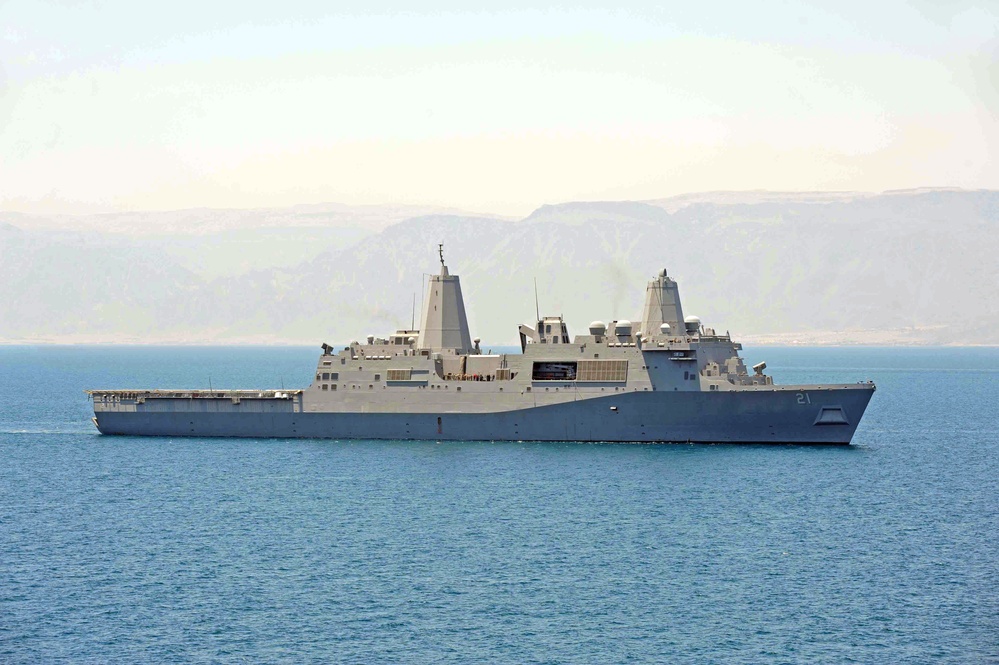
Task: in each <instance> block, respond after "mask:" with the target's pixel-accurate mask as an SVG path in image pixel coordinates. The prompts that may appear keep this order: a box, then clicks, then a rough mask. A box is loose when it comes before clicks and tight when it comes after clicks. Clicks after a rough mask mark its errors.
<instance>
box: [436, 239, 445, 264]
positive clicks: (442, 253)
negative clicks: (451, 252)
mask: <svg viewBox="0 0 999 665" xmlns="http://www.w3.org/2000/svg"><path fill="white" fill-rule="evenodd" d="M437 251H439V252H440V254H441V265H444V243H439V244H438V245H437Z"/></svg>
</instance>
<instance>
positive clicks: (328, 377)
mask: <svg viewBox="0 0 999 665" xmlns="http://www.w3.org/2000/svg"><path fill="white" fill-rule="evenodd" d="M329 380H330V373H329V372H323V381H329Z"/></svg>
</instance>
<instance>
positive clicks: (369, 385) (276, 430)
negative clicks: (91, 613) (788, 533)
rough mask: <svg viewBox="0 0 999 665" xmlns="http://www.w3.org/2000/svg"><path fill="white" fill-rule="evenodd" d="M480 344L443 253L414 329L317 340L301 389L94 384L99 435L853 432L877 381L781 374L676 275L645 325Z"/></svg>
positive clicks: (775, 436) (650, 438)
mask: <svg viewBox="0 0 999 665" xmlns="http://www.w3.org/2000/svg"><path fill="white" fill-rule="evenodd" d="M519 336H520V343H521V353H514V354H509V353H499V354H492V353H483V351H482V348H481V343H480V340H479V339H478V338H472V337H471V335H470V334H469V329H468V321H467V317H466V314H465V305H464V301H463V298H462V293H461V283H460V280H459V278H458V276H457V275H453V274H451V273H450V272H449V271H448V268H447V266H446V265H445V262H444V257H443V252H442V253H441V266H440V272H439V273H438V274H435V275H432V276H431V277H430V278H429V280H428V284H427V295H426V298H425V301H424V305H423V311H422V316H421V318H420V328H419V329H418V330H405V329H403V330H397V331H395V332H394V333H392V334H390V335H388V336H387V337H383V338H379V337H374V336H370V337H368V338H367V339H366V343H359V342H352V343H351V344H348V345H346V346H344V347H342V348H339V350H337V349H335V348H334V347H331V346H329V345H328V344H323V345H322V349H323V350H322V355H321V356H320V357H319V360H318V363H317V365H316V371H315V375H314V379H313V380H312V381H311V383H310V385H309V386H308V387H307V388H304V389H300V390H92V391H88V392H89V393H90V395H91V397H92V399H93V402H94V422H95V424H96V425H97V427H98V429H99V430H100V431H101V432H102V433H104V434H130V435H153V436H240V437H321V438H339V439H345V438H352V439H353V438H357V439H431V440H432V439H454V440H536V441H634V442H686V441H690V442H766V443H840V444H846V443H849V442H850V441H851V439H852V437H853V434H854V431H855V430H856V428H857V425H858V423H859V422H860V419H861V417H862V416H863V414H864V411H865V409H866V408H867V404H868V402H869V401H870V399H871V396H872V395H873V393H874V390H875V387H874V385H873V383H869V382H867V383H856V384H837V385H782V386H778V385H774V383H773V380H772V379H771V377H769V376H768V375H766V374H765V373H764V370H765V369H766V365H765V364H764V363H760V364H758V365H756V366H754V367H753V368H752V373H750V371H749V370H747V368H746V366H745V364H744V363H743V360H742V358H741V357H740V356H739V351H740V350H741V349H742V346H741V345H740V344H738V343H736V342H733V341H732V339H731V337H730V336H729V334H728V333H725V334H719V333H717V332H716V331H715V330H714V329H713V328H709V327H705V326H704V325H702V324H701V322H700V320H699V319H698V318H697V317H696V316H684V312H683V308H682V306H681V302H680V294H679V289H678V286H677V283H676V281H674V280H673V279H672V278H671V277H670V276H669V275H668V273H667V271H666V270H661V271H660V272H659V273H658V274H657V275H656V276H655V278H654V279H653V280H652V281H650V282H649V283H648V285H647V287H646V297H645V305H644V308H643V311H642V318H641V321H640V322H636V323H632V322H631V321H627V320H618V321H611V322H609V323H604V322H601V321H594V322H592V323H591V324H590V326H589V329H588V330H587V333H586V334H583V335H573V336H570V333H569V330H568V328H567V326H566V323H565V321H564V320H563V319H562V317H561V316H544V317H542V316H539V317H538V320H537V321H536V322H535V323H534V325H533V326H531V325H521V326H520V327H519Z"/></svg>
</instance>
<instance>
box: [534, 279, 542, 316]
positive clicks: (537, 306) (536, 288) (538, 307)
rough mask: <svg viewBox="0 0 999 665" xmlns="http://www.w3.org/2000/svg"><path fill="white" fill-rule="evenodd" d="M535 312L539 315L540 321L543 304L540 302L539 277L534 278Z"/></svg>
mask: <svg viewBox="0 0 999 665" xmlns="http://www.w3.org/2000/svg"><path fill="white" fill-rule="evenodd" d="M534 313H535V314H537V315H538V321H540V320H541V306H540V305H539V304H538V278H537V277H535V278H534Z"/></svg>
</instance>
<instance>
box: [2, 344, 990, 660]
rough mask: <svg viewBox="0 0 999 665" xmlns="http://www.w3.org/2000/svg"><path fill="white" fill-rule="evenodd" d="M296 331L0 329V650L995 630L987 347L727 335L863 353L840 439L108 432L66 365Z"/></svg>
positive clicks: (811, 653) (194, 372)
mask: <svg viewBox="0 0 999 665" xmlns="http://www.w3.org/2000/svg"><path fill="white" fill-rule="evenodd" d="M316 354H317V351H316V350H315V349H311V348H279V349H273V348H266V349H265V348H141V347H124V348H120V347H119V348H112V347H5V348H0V395H2V400H0V661H2V662H13V663H36V662H158V663H159V662H166V663H170V662H175V663H188V662H296V663H297V662H343V663H468V662H506V663H624V662H635V663H651V662H656V663H658V662H691V663H710V662H732V663H769V662H773V663H795V662H836V663H841V662H857V663H877V662H955V663H968V662H996V661H997V659H999V554H997V553H999V436H997V426H999V425H997V422H996V421H997V415H999V349H950V348H948V349H861V348H842V349H840V348H823V349H805V348H769V349H750V350H749V351H747V354H746V355H747V356H748V358H749V360H750V361H751V362H757V361H759V360H762V359H766V360H767V362H768V364H769V366H770V368H771V371H772V373H773V374H774V375H775V378H776V380H777V381H778V382H783V383H787V382H797V381H809V382H815V383H830V382H833V381H850V382H852V381H857V380H862V379H868V378H870V379H874V380H875V381H876V382H877V384H878V392H877V393H876V395H875V396H874V399H873V401H872V403H871V406H870V408H869V410H868V412H867V415H866V416H865V418H864V421H863V422H862V423H861V426H860V428H859V430H858V431H857V434H856V437H855V439H854V445H852V446H849V447H807V446H786V447H782V446H738V445H607V444H602V445H599V444H598V445H590V444H574V443H559V444H546V443H490V442H478V443H476V442H473V443H449V442H426V443H424V442H402V441H397V442H393V441H389V442H376V441H323V440H247V439H241V440H235V439H166V438H128V437H105V436H101V435H99V434H98V433H97V431H96V430H95V429H94V428H93V426H92V424H91V423H90V416H91V415H92V414H91V412H90V406H89V404H88V402H87V400H86V396H85V395H84V393H83V392H82V391H83V389H84V388H91V387H120V388H125V387H150V386H157V387H191V386H204V385H206V384H207V383H208V381H209V380H211V381H212V382H213V384H214V386H215V387H220V386H225V387H280V386H281V385H282V384H283V385H284V386H285V387H297V386H301V385H302V384H303V383H306V382H307V381H308V378H309V376H310V372H311V369H310V368H311V367H312V366H313V364H314V362H315V358H316ZM209 377H210V379H209Z"/></svg>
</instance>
